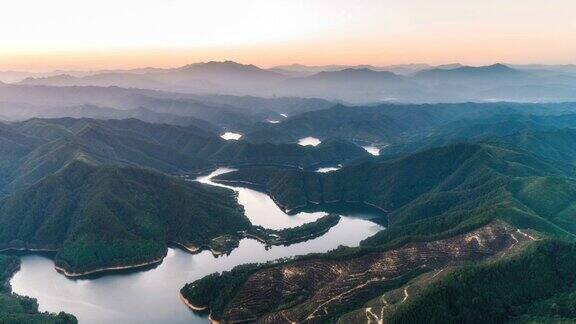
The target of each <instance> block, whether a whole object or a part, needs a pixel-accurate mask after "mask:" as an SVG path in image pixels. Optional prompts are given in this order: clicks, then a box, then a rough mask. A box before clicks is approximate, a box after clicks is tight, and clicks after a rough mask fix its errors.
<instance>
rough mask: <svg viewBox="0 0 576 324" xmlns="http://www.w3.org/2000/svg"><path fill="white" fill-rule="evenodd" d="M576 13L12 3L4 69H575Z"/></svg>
mask: <svg viewBox="0 0 576 324" xmlns="http://www.w3.org/2000/svg"><path fill="white" fill-rule="evenodd" d="M30 8H34V10H30ZM575 12H576V1H573V0H546V1H545V0H483V1H463V0H436V1H429V0H404V1H396V0H394V1H392V0H243V1H240V0H196V1H188V0H123V1H115V0H114V1H113V0H100V1H88V0H52V1H43V0H19V1H10V3H8V4H4V3H3V13H4V15H3V17H0V18H1V19H0V30H2V31H3V32H2V33H0V69H1V70H6V69H14V70H51V69H56V68H62V69H103V68H135V67H144V66H158V67H172V66H180V65H184V64H188V63H192V62H199V61H209V60H226V59H231V60H235V61H239V62H242V63H253V64H256V65H259V66H263V67H269V66H273V65H278V64H290V63H302V64H309V65H319V64H374V65H386V64H399V63H431V64H444V63H453V62H461V63H466V64H472V65H482V64H491V63H494V62H508V63H554V64H567V63H576V19H574V13H575ZM8 13H9V14H8Z"/></svg>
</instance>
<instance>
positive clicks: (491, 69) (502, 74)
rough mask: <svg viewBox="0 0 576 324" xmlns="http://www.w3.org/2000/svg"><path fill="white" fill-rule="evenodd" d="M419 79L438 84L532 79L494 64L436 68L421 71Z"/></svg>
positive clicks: (524, 73)
mask: <svg viewBox="0 0 576 324" xmlns="http://www.w3.org/2000/svg"><path fill="white" fill-rule="evenodd" d="M415 77H417V78H419V79H426V80H434V81H436V82H451V81H462V80H463V81H465V82H475V81H491V82H497V81H503V80H514V81H517V80H521V79H526V78H529V77H530V73H528V72H524V71H520V70H517V69H513V68H511V67H508V66H506V65H504V64H494V65H489V66H479V67H473V66H460V67H456V68H436V69H431V70H425V71H420V72H417V73H416V74H415Z"/></svg>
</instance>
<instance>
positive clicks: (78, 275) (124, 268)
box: [54, 255, 166, 278]
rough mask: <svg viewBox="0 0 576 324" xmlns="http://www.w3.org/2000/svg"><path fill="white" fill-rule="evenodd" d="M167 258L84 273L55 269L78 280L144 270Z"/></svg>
mask: <svg viewBox="0 0 576 324" xmlns="http://www.w3.org/2000/svg"><path fill="white" fill-rule="evenodd" d="M165 256H166V255H164V256H162V257H160V258H157V259H154V260H152V261H149V262H142V263H137V264H133V265H124V266H113V267H104V268H98V269H94V270H89V271H84V272H70V271H67V270H66V269H64V268H62V267H59V266H57V265H54V268H55V269H56V271H58V272H60V273H62V274H63V275H65V276H66V277H69V278H78V277H84V276H88V275H93V274H97V273H101V272H108V271H120V270H128V269H137V268H143V267H147V266H151V265H155V264H159V263H162V260H164V257H165Z"/></svg>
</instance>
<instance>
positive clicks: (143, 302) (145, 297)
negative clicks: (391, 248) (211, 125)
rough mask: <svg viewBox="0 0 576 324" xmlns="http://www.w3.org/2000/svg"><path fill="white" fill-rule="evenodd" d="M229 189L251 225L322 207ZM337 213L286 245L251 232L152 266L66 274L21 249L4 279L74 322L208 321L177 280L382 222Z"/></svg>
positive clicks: (327, 243)
mask: <svg viewBox="0 0 576 324" xmlns="http://www.w3.org/2000/svg"><path fill="white" fill-rule="evenodd" d="M229 171H231V170H230V169H224V168H222V169H218V170H216V171H215V172H213V173H212V174H210V175H209V176H205V177H200V178H198V179H196V180H197V181H199V182H203V183H207V184H211V185H220V184H215V183H213V182H212V181H211V178H212V177H213V176H215V175H217V174H222V173H225V172H229ZM220 186H221V185H220ZM229 188H232V187H229ZM233 189H234V190H235V191H237V192H238V201H239V203H240V204H242V205H244V208H245V211H246V216H248V218H249V219H250V221H251V222H252V223H253V224H255V225H262V226H264V227H268V228H275V229H278V228H285V227H293V226H298V225H300V224H303V223H306V222H310V221H314V220H315V219H317V218H319V217H321V216H323V215H325V214H326V213H325V212H322V211H319V212H301V213H298V214H296V215H287V214H285V213H284V212H282V211H281V210H280V209H279V208H278V207H277V206H276V205H275V204H274V202H273V201H272V199H270V197H268V196H267V195H266V194H263V193H260V192H258V191H255V190H252V189H247V188H233ZM341 214H342V215H343V216H344V217H342V219H341V220H340V222H339V223H338V225H336V226H334V227H333V228H331V229H330V230H329V231H328V232H327V233H326V234H324V235H322V236H320V237H318V238H316V239H313V240H310V241H306V242H301V243H297V244H293V245H291V246H274V247H271V248H269V249H266V248H265V246H264V245H262V244H261V243H259V242H257V241H255V240H252V239H243V240H242V241H241V242H240V246H239V247H238V248H236V249H235V250H233V251H232V252H231V253H230V254H229V255H223V256H220V257H214V256H213V255H212V253H210V252H209V251H203V252H201V253H198V254H190V253H188V252H185V251H182V250H180V249H178V248H170V249H169V250H168V255H167V256H166V258H165V259H164V261H163V262H162V263H161V264H160V265H158V266H156V267H154V268H151V269H147V270H139V271H127V272H122V273H109V274H106V275H101V276H98V277H93V278H88V279H68V278H66V277H65V276H63V275H62V274H60V273H58V272H57V271H56V270H55V269H54V263H53V261H52V259H51V258H50V257H49V256H45V255H40V254H26V255H24V256H22V257H21V260H22V267H21V270H20V271H18V272H17V273H16V274H15V275H14V277H13V278H12V280H11V281H10V283H11V285H12V289H13V291H14V292H15V293H17V294H20V295H25V296H30V297H33V298H36V299H37V300H38V304H39V308H40V311H49V312H60V311H65V312H68V313H71V314H73V315H75V316H76V317H77V318H78V320H79V322H80V323H81V324H83V323H87V324H93V323H207V322H208V317H207V314H206V315H201V314H197V313H193V312H192V311H191V310H189V309H188V307H186V306H185V305H184V304H183V303H181V302H180V300H179V298H178V293H179V290H180V288H182V287H183V286H184V284H186V283H188V282H192V281H194V280H196V279H200V278H202V277H204V276H206V275H208V274H210V273H213V272H221V271H226V270H230V269H232V268H233V267H234V266H236V265H240V264H244V263H253V262H266V261H270V260H275V259H278V258H284V257H292V256H296V255H301V254H307V253H311V252H326V251H329V250H332V249H334V248H336V247H338V246H339V245H347V246H356V245H358V243H359V242H360V241H361V240H363V239H365V238H366V237H369V236H371V235H373V234H375V233H376V232H378V231H380V230H382V229H383V227H382V226H380V225H377V224H376V223H374V222H372V221H370V220H369V219H370V218H373V217H377V216H380V215H378V214H377V213H376V212H374V211H366V210H360V209H359V210H358V211H343V212H341Z"/></svg>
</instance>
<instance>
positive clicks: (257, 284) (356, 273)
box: [182, 222, 534, 323]
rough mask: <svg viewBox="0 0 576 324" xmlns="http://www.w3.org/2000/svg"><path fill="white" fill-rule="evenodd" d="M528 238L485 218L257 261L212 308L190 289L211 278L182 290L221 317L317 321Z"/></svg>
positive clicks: (229, 319) (498, 254) (517, 245)
mask: <svg viewBox="0 0 576 324" xmlns="http://www.w3.org/2000/svg"><path fill="white" fill-rule="evenodd" d="M533 239H534V237H533V236H531V235H529V234H526V233H524V232H522V231H518V230H516V229H515V228H513V227H511V226H509V225H506V224H505V223H502V222H492V223H490V224H487V225H485V226H483V227H481V228H478V229H476V230H474V231H471V232H469V233H466V234H460V235H456V236H454V237H451V238H447V239H442V240H436V241H431V242H414V243H409V244H406V245H403V246H401V247H399V248H397V249H392V250H383V251H371V252H364V253H360V254H359V255H357V256H351V257H347V258H341V259H339V258H334V259H331V258H323V257H309V258H304V259H303V260H297V261H292V262H286V263H283V264H279V265H272V266H264V267H263V268H261V269H257V270H255V271H253V273H251V274H249V275H248V276H246V277H245V280H244V282H243V283H242V284H240V285H238V283H237V282H235V281H234V280H230V284H233V285H236V286H237V287H238V288H236V291H235V293H233V294H231V295H229V297H230V299H229V300H224V301H221V300H220V301H218V303H217V304H215V305H214V306H216V307H213V305H212V301H211V300H208V301H206V300H205V297H203V296H198V295H197V292H200V291H203V290H205V289H207V287H205V286H206V285H210V284H211V283H212V281H211V280H199V281H197V282H194V283H192V284H189V285H187V286H185V287H184V288H183V289H182V294H183V296H184V297H186V299H187V300H188V302H190V303H191V304H194V305H198V306H207V307H209V308H211V309H212V315H211V317H212V318H213V319H215V320H219V321H222V322H224V323H238V322H244V321H258V322H260V323H293V322H307V323H308V322H309V323H324V322H327V321H334V320H336V319H337V318H338V317H339V316H340V315H341V314H343V313H345V312H347V311H349V310H352V309H355V308H357V307H360V306H361V305H363V304H364V303H365V302H367V301H369V300H370V299H372V298H374V297H376V296H378V295H381V294H382V293H383V292H386V291H389V290H391V289H393V288H396V287H399V286H401V285H403V284H404V283H406V282H407V281H409V280H410V279H412V278H414V277H416V276H418V275H420V274H422V273H425V272H429V271H438V270H440V269H443V268H445V267H447V266H454V265H457V264H461V263H463V262H466V261H480V260H486V259H489V258H500V257H503V256H505V255H507V254H510V253H512V251H515V250H517V249H520V247H522V246H524V245H525V244H526V242H529V241H531V240H533ZM233 274H234V271H233V272H232V274H230V275H226V276H223V277H222V278H221V280H223V281H224V282H223V283H222V282H220V283H219V284H220V285H224V287H225V288H224V289H225V290H226V289H227V288H229V287H226V284H227V282H226V278H229V277H231V276H233ZM212 280H213V278H212ZM236 280H238V279H236ZM205 302H207V303H206V304H203V303H205ZM221 305H225V307H219V306H221Z"/></svg>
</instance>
